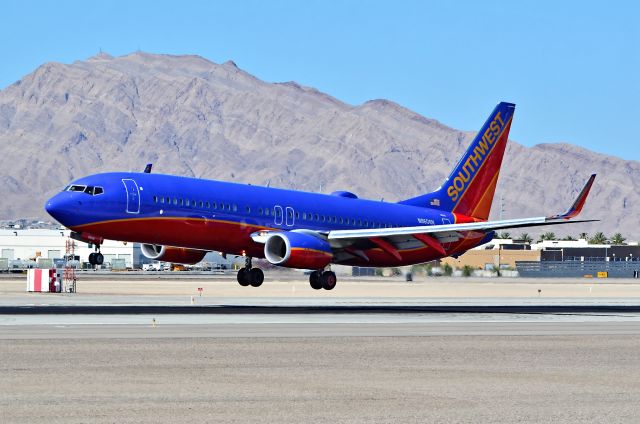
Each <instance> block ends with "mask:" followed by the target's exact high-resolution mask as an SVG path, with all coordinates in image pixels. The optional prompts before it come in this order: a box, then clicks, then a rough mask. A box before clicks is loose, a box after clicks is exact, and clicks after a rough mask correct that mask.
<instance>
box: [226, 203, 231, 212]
mask: <svg viewBox="0 0 640 424" xmlns="http://www.w3.org/2000/svg"><path fill="white" fill-rule="evenodd" d="M227 210H228V211H230V210H231V203H227Z"/></svg>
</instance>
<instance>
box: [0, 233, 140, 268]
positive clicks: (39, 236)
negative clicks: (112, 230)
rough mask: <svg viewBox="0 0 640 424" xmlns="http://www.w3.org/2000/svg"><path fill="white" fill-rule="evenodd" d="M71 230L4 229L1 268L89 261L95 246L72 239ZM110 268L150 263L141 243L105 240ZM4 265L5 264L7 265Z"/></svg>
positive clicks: (0, 256) (0, 237)
mask: <svg viewBox="0 0 640 424" xmlns="http://www.w3.org/2000/svg"><path fill="white" fill-rule="evenodd" d="M70 233H71V231H70V230H68V229H58V230H50V229H49V230H48V229H19V228H10V229H1V230H0V265H4V266H5V267H8V268H29V267H34V266H38V267H43V268H47V267H53V266H54V265H55V263H56V261H59V260H63V259H64V257H65V255H67V254H69V255H71V256H78V257H79V258H78V259H79V261H80V262H85V261H87V258H88V257H89V254H90V253H92V252H93V251H94V248H93V246H90V245H88V244H87V243H82V242H79V241H76V240H73V239H71V238H70ZM100 250H101V252H102V254H103V255H104V262H105V265H106V266H107V267H111V266H112V265H114V264H119V265H120V266H122V267H123V268H141V267H142V264H143V263H145V262H148V260H146V258H145V257H144V255H142V252H141V250H140V245H139V244H138V243H126V242H119V241H113V240H105V242H104V244H103V245H102V246H101V249H100ZM3 262H6V264H4V263H3Z"/></svg>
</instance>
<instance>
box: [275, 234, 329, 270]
mask: <svg viewBox="0 0 640 424" xmlns="http://www.w3.org/2000/svg"><path fill="white" fill-rule="evenodd" d="M264 257H265V258H267V260H268V261H269V262H271V263H272V264H274V265H279V266H286V267H289V268H302V269H322V268H324V267H325V266H327V265H328V264H329V262H331V258H332V257H333V253H332V251H331V246H329V243H327V241H326V240H323V239H321V238H319V237H316V236H313V235H311V234H305V233H295V232H286V233H284V232H283V233H275V234H271V235H270V236H269V238H268V239H267V242H266V243H265V244H264Z"/></svg>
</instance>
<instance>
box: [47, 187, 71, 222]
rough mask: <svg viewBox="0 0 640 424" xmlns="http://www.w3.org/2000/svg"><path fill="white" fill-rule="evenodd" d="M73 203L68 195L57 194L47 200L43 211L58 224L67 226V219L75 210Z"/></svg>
mask: <svg viewBox="0 0 640 424" xmlns="http://www.w3.org/2000/svg"><path fill="white" fill-rule="evenodd" d="M75 203H77V202H74V201H73V200H72V199H71V198H70V196H69V193H58V194H56V195H55V196H53V197H52V198H51V199H49V200H47V203H46V204H45V205H44V209H45V210H46V211H47V213H48V214H49V215H51V216H52V217H53V218H54V219H55V220H56V221H58V222H59V223H61V224H63V225H65V226H68V225H69V218H70V217H71V215H72V214H73V212H74V210H75V209H76V207H75Z"/></svg>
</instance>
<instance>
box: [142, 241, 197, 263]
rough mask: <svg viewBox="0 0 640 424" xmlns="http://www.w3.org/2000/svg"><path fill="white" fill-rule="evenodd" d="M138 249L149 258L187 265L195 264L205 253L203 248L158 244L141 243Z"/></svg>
mask: <svg viewBox="0 0 640 424" xmlns="http://www.w3.org/2000/svg"><path fill="white" fill-rule="evenodd" d="M140 249H141V250H142V254H143V255H144V256H146V257H147V258H149V259H153V260H156V261H163V262H175V263H179V264H187V265H193V264H197V263H198V262H200V261H201V260H202V259H203V258H204V255H206V254H207V252H206V251H204V250H196V249H187V248H184V247H170V246H160V245H157V244H143V245H142V246H141V247H140Z"/></svg>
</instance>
